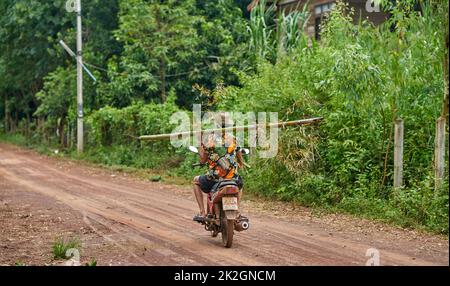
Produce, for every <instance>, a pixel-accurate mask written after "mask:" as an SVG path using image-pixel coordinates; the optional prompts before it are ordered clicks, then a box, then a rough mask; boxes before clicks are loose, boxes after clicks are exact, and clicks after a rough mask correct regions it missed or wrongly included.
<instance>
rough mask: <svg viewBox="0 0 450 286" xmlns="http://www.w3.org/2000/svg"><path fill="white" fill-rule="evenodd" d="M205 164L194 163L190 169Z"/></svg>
mask: <svg viewBox="0 0 450 286" xmlns="http://www.w3.org/2000/svg"><path fill="white" fill-rule="evenodd" d="M205 165H206V164H202V163H196V164H192V167H202V166H205Z"/></svg>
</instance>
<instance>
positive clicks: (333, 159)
mask: <svg viewBox="0 0 450 286" xmlns="http://www.w3.org/2000/svg"><path fill="white" fill-rule="evenodd" d="M63 2H64V1H55V4H40V3H38V1H25V0H23V1H22V0H7V1H3V2H2V3H1V4H0V12H2V14H0V15H1V16H0V23H1V27H2V29H0V49H1V50H2V51H5V52H4V53H2V55H1V56H0V94H1V95H2V96H3V97H4V100H2V101H1V102H0V118H2V119H4V120H2V123H0V125H1V126H0V127H2V128H1V130H6V133H4V134H0V140H2V141H9V142H12V143H14V144H19V145H28V146H32V147H34V148H38V149H39V148H41V149H48V148H52V150H54V149H58V150H59V151H60V152H61V154H63V155H68V156H71V157H74V158H78V159H83V160H87V161H90V162H94V163H97V164H105V165H111V166H112V165H115V166H117V165H118V166H128V167H132V168H138V169H154V170H164V171H165V173H164V174H163V175H162V178H164V176H167V175H171V176H177V177H182V178H186V179H190V178H192V176H194V175H196V174H198V173H201V172H203V170H202V169H199V168H194V169H193V168H192V167H191V164H192V163H193V162H194V161H195V160H196V156H195V155H194V154H189V153H188V152H187V151H186V150H182V149H176V148H174V147H172V146H171V145H170V142H168V141H158V142H152V143H149V142H139V141H138V140H136V137H137V136H139V135H144V134H160V133H169V132H171V131H172V130H173V128H174V126H173V125H171V124H170V116H171V115H172V114H173V113H174V112H177V111H180V110H187V111H189V110H190V109H191V108H192V104H193V103H202V104H203V108H204V110H226V111H240V112H246V111H267V112H269V111H273V112H278V114H279V119H280V120H295V119H302V118H309V117H316V116H322V117H324V118H325V119H324V121H323V122H322V123H321V124H319V125H316V126H309V127H303V128H298V127H297V128H288V129H283V130H282V131H281V132H280V142H279V144H280V145H279V148H278V149H279V152H278V155H277V156H276V158H272V159H261V158H258V157H257V156H252V157H251V158H250V159H249V164H250V165H251V166H252V168H251V169H248V170H245V174H244V178H245V185H246V191H248V192H251V193H252V194H256V195H260V196H264V197H269V198H273V199H280V200H286V201H294V202H297V203H299V204H301V205H305V206H309V207H313V208H319V209H326V210H329V211H339V212H346V213H351V214H354V215H357V216H363V217H367V218H371V219H377V220H382V221H385V222H389V223H394V224H396V225H400V226H402V227H412V228H417V229H425V230H427V231H431V232H434V233H441V234H448V221H449V217H448V215H449V200H448V198H449V193H448V187H449V186H448V167H446V170H445V179H444V183H443V186H442V187H441V188H440V189H438V190H435V189H434V169H433V164H434V137H435V121H436V119H437V118H438V117H439V116H441V115H444V116H447V118H448V111H446V108H445V104H444V94H445V88H444V82H445V79H446V78H447V76H446V72H447V73H448V46H447V47H446V46H445V44H446V42H445V40H446V37H447V43H448V1H420V3H421V8H422V9H421V10H422V11H421V13H419V12H415V11H414V10H413V7H414V3H413V2H414V1H402V4H400V5H398V6H389V5H388V6H385V8H386V9H389V11H390V12H391V13H392V17H391V18H390V19H389V21H387V22H386V23H384V24H383V25H381V26H377V27H375V26H373V25H372V24H370V23H369V22H366V21H363V20H361V21H360V22H359V23H357V24H354V23H353V21H352V17H351V13H354V11H351V9H348V7H347V6H346V5H345V4H343V3H341V2H338V4H337V5H336V6H335V9H334V10H333V11H332V12H331V14H330V15H329V17H328V19H327V21H326V22H325V23H324V25H323V27H322V35H321V39H320V41H315V40H314V39H309V38H308V37H307V36H306V35H305V34H304V33H303V32H302V29H300V30H299V29H295V28H294V27H298V26H300V27H303V26H304V24H305V23H306V21H307V19H308V12H307V11H306V10H304V11H298V12H295V13H291V14H286V15H285V14H277V12H276V11H275V10H274V9H273V8H265V7H266V5H265V1H260V2H259V6H258V7H257V8H255V9H253V10H252V12H251V13H250V15H247V16H248V18H246V17H245V16H244V14H243V11H242V10H241V9H240V8H239V7H240V5H242V3H240V2H245V1H232V0H223V1H217V2H216V1H194V0H186V1H182V2H183V4H179V3H178V1H164V2H163V3H162V2H161V3H159V2H158V3H153V2H151V3H150V2H148V1H144V0H132V1H130V0H128V1H117V0H116V1H111V2H112V3H113V4H112V5H108V6H104V5H101V4H100V1H91V2H92V3H90V4H88V5H87V7H86V10H85V11H86V12H85V13H86V24H85V25H86V26H87V27H90V30H89V33H87V34H86V39H85V40H86V52H85V59H86V61H87V62H88V63H91V64H93V65H95V66H97V67H100V68H101V69H94V70H95V72H94V73H95V75H96V77H97V78H98V81H99V82H98V83H96V84H93V83H92V82H91V81H90V79H89V78H87V77H86V78H85V82H86V87H85V98H86V99H85V108H86V120H85V122H86V136H87V137H86V139H87V142H86V150H85V153H84V154H82V155H77V154H76V150H75V149H76V142H75V139H76V138H75V133H76V132H75V131H76V94H75V92H76V89H75V83H76V79H75V72H74V64H73V61H71V59H69V58H68V57H67V56H66V55H65V54H64V53H63V51H61V49H60V48H59V47H58V46H57V39H59V38H64V39H66V42H68V43H71V44H72V46H73V45H74V30H73V29H72V27H73V21H72V20H73V19H72V18H73V17H72V16H73V15H66V14H65V13H63V12H61V11H59V10H58V11H59V12H57V13H56V12H55V9H56V8H55V7H56V6H57V7H64V6H63ZM238 2H239V3H238ZM58 5H59V6H58ZM244 6H245V5H244ZM58 9H60V8H58ZM60 10H61V9H60ZM52 13H56V14H57V15H59V16H60V17H57V18H55V21H60V22H58V24H57V25H55V23H54V22H52V21H48V22H46V21H43V23H41V24H40V25H42V26H37V27H35V26H34V24H35V23H36V22H35V21H37V20H36V19H48V18H49V17H50V16H49V15H51V14H52ZM58 13H59V14H58ZM60 13H62V14H61V15H60ZM28 14H29V15H28ZM27 15H28V16H27ZM56 19H57V20H56ZM19 20H20V21H19ZM17 23H19V24H17ZM138 23H139V24H138ZM277 23H278V25H281V26H283V27H284V29H283V31H284V34H283V35H281V34H280V33H279V30H277ZM30 27H33V28H30ZM30 29H31V30H30ZM44 31H51V35H48V34H45V35H44ZM37 32H40V33H42V35H41V36H39V34H37V37H38V39H39V41H33V48H31V49H28V48H25V47H28V46H29V44H30V43H31V42H32V39H34V37H35V35H36V33H37ZM446 32H447V34H446ZM18 33H22V34H21V35H22V36H21V37H15V35H17V34H18ZM98 35H100V36H98ZM446 53H447V54H446ZM446 58H447V63H446V62H445V59H446ZM446 64H447V70H446ZM36 67H37V68H36ZM447 75H448V74H447ZM5 102H6V105H5ZM5 110H6V112H5ZM397 118H402V119H403V120H404V124H405V143H404V155H403V156H404V186H403V187H402V188H397V189H394V188H393V160H394V155H393V150H394V146H393V144H394V143H393V130H394V121H395V120H396V119H397ZM447 123H448V119H447ZM447 126H448V124H447ZM447 128H448V127H447ZM447 135H448V129H447ZM446 138H447V139H446V140H447V142H448V136H447V137H446ZM445 158H446V162H447V163H448V150H447V155H446V157H445ZM446 166H448V164H446ZM158 176H160V175H158ZM158 176H153V177H152V178H153V179H152V178H149V179H151V180H160V179H161V177H158ZM58 248H59V247H58ZM62 248H63V247H61V249H62ZM58 254H59V250H58Z"/></svg>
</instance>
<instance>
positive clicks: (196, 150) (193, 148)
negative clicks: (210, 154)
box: [189, 146, 198, 153]
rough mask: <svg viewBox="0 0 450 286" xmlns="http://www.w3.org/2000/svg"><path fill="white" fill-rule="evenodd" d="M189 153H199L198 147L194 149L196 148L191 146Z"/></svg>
mask: <svg viewBox="0 0 450 286" xmlns="http://www.w3.org/2000/svg"><path fill="white" fill-rule="evenodd" d="M189 151H191V152H194V153H198V149H197V147H194V146H189Z"/></svg>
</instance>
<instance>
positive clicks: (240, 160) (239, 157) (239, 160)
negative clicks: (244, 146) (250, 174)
mask: <svg viewBox="0 0 450 286" xmlns="http://www.w3.org/2000/svg"><path fill="white" fill-rule="evenodd" d="M236 160H237V163H238V166H239V168H243V167H244V157H243V156H242V152H241V150H238V151H237V152H236Z"/></svg>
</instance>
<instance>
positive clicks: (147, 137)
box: [139, 117, 323, 141]
mask: <svg viewBox="0 0 450 286" xmlns="http://www.w3.org/2000/svg"><path fill="white" fill-rule="evenodd" d="M322 120H323V117H316V118H310V119H302V120H294V121H286V122H276V123H270V124H253V125H244V126H233V127H225V128H217V129H207V130H200V131H185V132H176V133H167V134H157V135H143V136H140V137H139V139H140V140H149V141H152V140H166V139H170V138H173V137H178V136H186V135H190V136H192V135H196V134H199V133H206V132H211V133H212V132H219V131H221V132H223V131H242V130H246V129H247V130H250V129H258V128H264V127H265V128H268V127H269V128H270V127H287V126H302V125H310V124H313V123H316V122H320V121H322Z"/></svg>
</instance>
